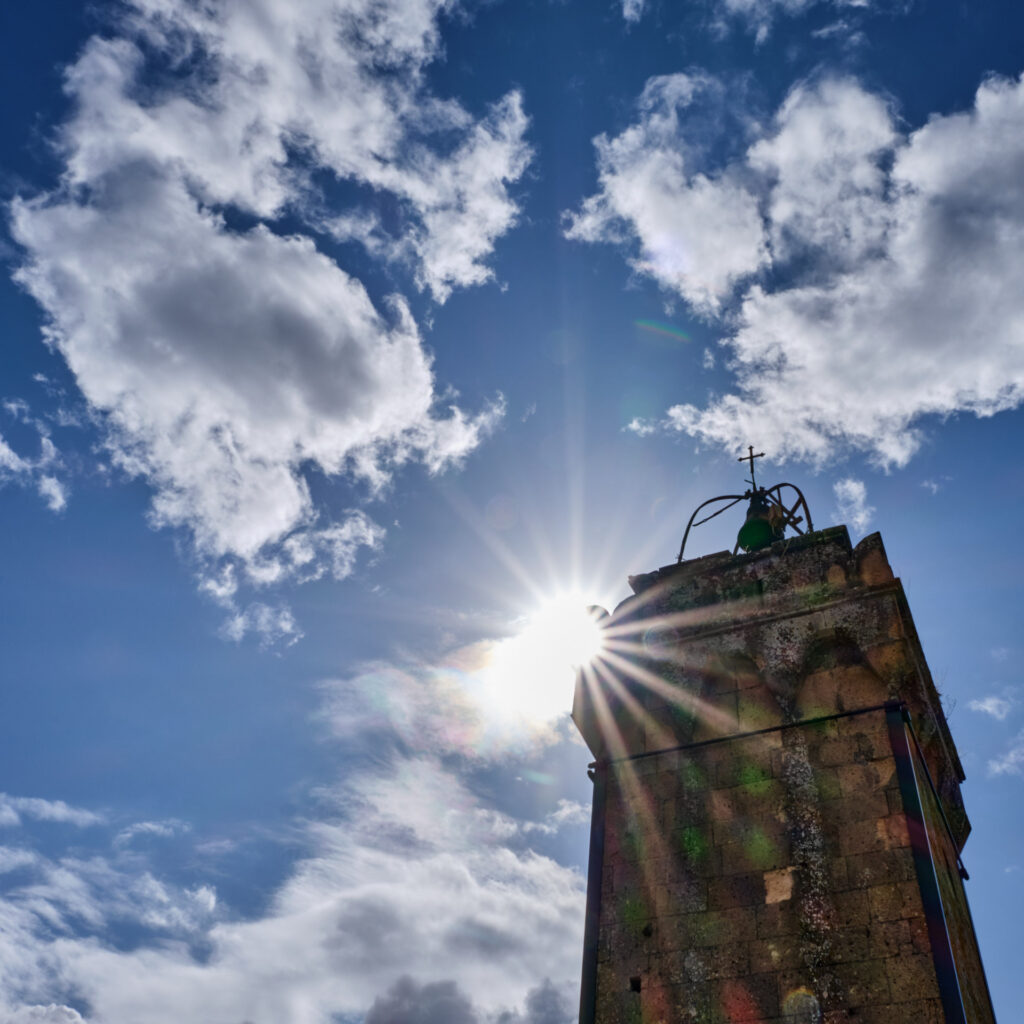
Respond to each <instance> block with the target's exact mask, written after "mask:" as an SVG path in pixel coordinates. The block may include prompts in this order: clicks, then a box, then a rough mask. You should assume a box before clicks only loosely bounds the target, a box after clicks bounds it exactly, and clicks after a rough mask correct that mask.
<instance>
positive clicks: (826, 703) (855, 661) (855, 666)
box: [794, 629, 891, 719]
mask: <svg viewBox="0 0 1024 1024" xmlns="http://www.w3.org/2000/svg"><path fill="white" fill-rule="evenodd" d="M890 696H891V693H890V688H889V685H888V684H887V683H886V682H885V680H884V679H882V678H881V677H880V676H879V675H878V673H877V672H876V671H875V670H874V669H873V668H872V667H871V665H870V663H869V662H868V660H867V659H866V658H865V657H864V654H863V652H862V651H861V649H860V647H859V646H858V645H857V643H856V642H855V641H854V640H853V639H852V638H851V637H850V635H849V634H848V633H846V632H845V631H843V630H841V629H834V630H826V631H823V632H820V633H818V634H816V635H815V636H814V637H813V638H812V639H811V641H810V642H809V643H808V644H807V647H806V648H805V650H804V657H803V664H802V667H801V671H800V678H799V681H798V683H797V687H796V693H795V707H794V712H795V715H796V717H797V718H799V719H807V718H819V717H822V716H824V715H833V714H841V713H843V712H846V711H856V710H858V709H860V708H868V707H873V706H875V705H877V704H882V703H884V702H885V701H887V700H888V699H889V698H890Z"/></svg>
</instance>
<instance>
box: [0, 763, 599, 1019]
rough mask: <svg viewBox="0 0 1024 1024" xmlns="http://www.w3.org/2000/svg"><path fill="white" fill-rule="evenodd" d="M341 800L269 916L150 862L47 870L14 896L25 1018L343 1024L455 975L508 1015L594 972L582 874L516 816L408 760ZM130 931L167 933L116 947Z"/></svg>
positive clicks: (3, 936) (10, 979)
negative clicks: (402, 982)
mask: <svg viewBox="0 0 1024 1024" xmlns="http://www.w3.org/2000/svg"><path fill="white" fill-rule="evenodd" d="M332 796H333V799H334V803H335V804H336V806H337V807H338V808H342V809H344V811H345V813H344V814H343V815H341V816H339V817H338V818H337V820H328V821H323V820H321V821H316V822H310V823H308V825H307V826H306V833H307V837H308V841H309V843H310V852H309V854H308V855H307V856H306V857H305V858H304V859H303V860H301V861H299V862H298V863H297V864H296V865H295V866H294V868H293V871H292V873H291V875H290V877H289V878H288V879H287V880H286V881H285V882H284V884H283V885H282V886H281V888H280V889H279V890H278V891H277V893H276V894H275V896H274V899H273V901H272V904H271V906H270V908H269V910H268V911H267V912H266V913H265V914H263V915H262V916H260V917H258V918H255V919H252V920H232V919H230V918H228V917H226V916H223V915H221V914H220V911H219V910H218V909H217V900H216V896H215V894H214V893H213V891H212V890H211V889H209V888H204V887H199V888H196V889H193V890H185V889H176V888H173V887H170V886H167V885H166V884H164V883H161V882H159V881H158V880H157V879H155V878H154V877H153V876H152V875H150V874H148V873H146V872H145V871H141V872H138V873H133V865H137V861H136V860H133V861H131V862H126V863H125V864H123V865H121V866H115V865H112V864H110V863H108V862H106V861H102V860H99V859H94V860H92V861H82V860H75V859H72V858H67V859H64V860H62V861H60V862H48V861H47V862H42V863H41V864H40V865H39V867H38V873H37V877H35V878H33V879H32V880H31V881H29V882H28V883H24V884H22V885H20V886H18V887H17V888H16V889H14V890H13V891H11V892H9V893H8V894H7V897H6V898H5V899H4V900H2V901H0V924H2V925H3V926H2V927H0V983H2V984H0V992H2V993H3V994H4V997H6V999H7V1000H8V1001H9V1004H10V1005H9V1012H10V1013H14V1012H19V1013H27V1009H25V1008H24V1007H26V1006H27V1005H33V1004H35V1005H45V1004H47V1003H51V1002H53V1003H55V1002H56V1000H57V999H61V1000H63V1001H71V999H72V998H73V999H79V1000H82V1001H84V1002H85V1003H87V1004H88V1006H89V1007H90V1019H91V1018H92V1017H95V1019H102V1020H103V1021H106V1022H109V1024H129V1022H131V1024H171V1022H175V1024H177V1022H179V1021H182V1020H248V1021H251V1022H252V1024H279V1022H280V1021H284V1020H289V1021H297V1020H302V1021H307V1022H310V1024H321V1022H322V1024H326V1022H327V1021H329V1020H331V1019H335V1018H336V1016H337V1015H358V1014H362V1013H365V1012H366V1011H367V1010H368V1009H369V1007H370V1006H371V1005H372V1004H373V1003H374V1001H375V1000H376V999H377V998H378V997H379V996H383V994H384V993H386V992H387V991H388V990H389V989H391V987H392V986H393V985H394V983H395V981H396V980H397V979H398V978H399V977H401V976H402V975H405V974H411V975H413V976H414V977H416V978H417V979H420V981H421V982H422V983H423V984H433V983H438V982H442V981H446V980H448V979H451V978H452V977H453V974H454V975H455V976H456V980H457V983H458V986H459V988H460V990H462V991H463V992H464V993H465V994H466V997H467V999H469V1000H472V1003H473V1005H474V1006H476V1007H478V1008H479V1010H480V1012H481V1014H487V1015H492V1014H497V1013H498V1012H499V1011H502V1010H509V1009H512V1008H514V1007H517V1006H522V1005H523V1002H524V1000H525V999H526V998H527V996H528V994H529V993H531V992H535V991H536V990H537V986H538V982H539V981H540V980H541V979H542V978H545V977H549V978H552V979H555V980H556V981H557V982H558V983H559V984H560V985H561V984H562V983H566V984H569V983H571V982H573V981H575V979H576V978H578V971H579V951H580V941H581V940H580V928H581V924H582V917H583V899H584V889H583V879H582V877H581V876H580V875H579V873H578V872H576V871H574V870H571V869H568V868H565V867H562V866H560V865H558V864H557V863H555V862H554V861H553V860H551V859H550V858H547V857H544V856H541V855H539V854H537V853H535V852H532V851H530V850H529V849H519V850H518V851H513V850H512V849H510V848H509V847H508V846H507V845H505V841H504V838H503V832H502V829H501V828H500V827H497V826H500V825H501V824H502V822H503V818H502V816H501V815H500V814H499V813H498V812H495V811H493V810H492V811H489V813H481V812H483V811H485V810H488V809H487V808H484V807H482V806H481V805H480V804H479V803H478V801H477V800H476V799H475V798H474V797H473V796H472V794H471V793H470V792H469V790H468V789H467V788H466V787H465V786H464V785H463V784H462V783H460V782H459V781H458V780H457V779H456V778H454V777H453V776H452V775H451V774H450V773H449V772H448V771H446V770H445V769H443V768H441V767H440V765H439V764H438V763H437V762H435V761H433V760H431V759H429V758H420V759H412V760H408V761H399V762H397V763H395V764H393V765H392V766H391V767H390V768H388V769H383V770H380V771H379V772H378V773H377V774H373V775H364V776H362V777H360V778H358V779H356V780H355V781H353V782H352V783H350V784H349V785H346V786H345V787H343V788H338V789H336V790H334V791H333V792H332ZM574 813H575V812H574V811H573V810H572V809H571V808H570V810H567V811H565V814H564V815H562V816H565V815H568V816H572V815H573V814H574ZM555 816H556V817H559V811H556V812H555ZM509 820H511V819H509ZM520 831H521V830H520ZM519 842H520V845H521V843H522V840H521V839H520V840H519ZM136 871H137V867H136ZM119 920H124V921H127V922H135V923H136V924H137V925H138V926H141V927H142V928H144V929H147V930H148V934H149V936H150V937H148V938H146V939H145V941H143V942H141V943H136V944H134V945H133V948H132V949H131V950H124V949H118V948H116V946H115V945H113V944H112V943H110V942H109V941H108V936H109V934H110V929H111V928H112V927H114V926H115V925H116V923H117V922H118V921H119ZM161 936H164V938H161ZM185 940H187V942H188V943H193V944H194V943H198V944H199V945H200V946H201V947H202V948H203V949H204V950H205V951H206V953H205V954H204V956H203V957H202V958H199V959H196V958H193V956H192V955H191V954H190V952H189V948H190V947H189V945H188V944H187V943H186V941H185ZM57 989H59V990H60V994H59V995H58V992H57V991H56V990H57ZM0 998H3V997H0ZM533 1001H534V1003H535V1004H537V1005H538V1006H539V1005H540V1002H541V1000H540V997H539V996H535V997H534V999H533ZM3 1009H4V1004H3V1003H2V1002H0V1015H2V1013H3ZM528 1010H529V1006H528ZM531 1012H532V1011H531ZM29 1019H31V1018H29ZM56 1019H57V1020H59V1019H60V1018H59V1017H58V1018H56ZM513 1019H515V1018H513ZM526 1019H527V1020H534V1019H537V1020H542V1019H543V1018H536V1017H529V1016H527V1018H526Z"/></svg>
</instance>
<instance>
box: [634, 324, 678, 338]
mask: <svg viewBox="0 0 1024 1024" xmlns="http://www.w3.org/2000/svg"><path fill="white" fill-rule="evenodd" d="M633 325H634V326H635V327H639V328H640V330H642V331H649V332H650V333H651V334H658V335H661V337H663V338H673V339H675V340H676V341H689V340H690V336H689V335H688V334H687V333H686V331H681V330H680V329H679V328H678V327H673V326H672V325H671V324H663V323H659V322H658V321H657V320H634V321H633Z"/></svg>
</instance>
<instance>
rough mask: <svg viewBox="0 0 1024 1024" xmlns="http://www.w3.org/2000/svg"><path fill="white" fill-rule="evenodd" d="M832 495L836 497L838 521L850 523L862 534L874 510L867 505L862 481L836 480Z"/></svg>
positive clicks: (866, 495) (866, 490)
mask: <svg viewBox="0 0 1024 1024" xmlns="http://www.w3.org/2000/svg"><path fill="white" fill-rule="evenodd" d="M832 493H833V494H834V495H835V496H836V503H837V505H838V511H839V519H840V521H841V522H849V523H851V524H852V526H853V528H854V529H855V530H856V531H857V532H858V533H863V532H864V531H865V530H866V529H867V528H868V526H869V525H870V523H871V517H872V516H873V515H874V514H875V510H874V508H873V507H872V506H871V505H869V504H868V489H867V487H865V486H864V481H863V480H854V479H853V477H847V478H846V479H845V480H837V481H836V482H835V483H834V484H833V485H832Z"/></svg>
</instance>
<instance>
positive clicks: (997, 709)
mask: <svg viewBox="0 0 1024 1024" xmlns="http://www.w3.org/2000/svg"><path fill="white" fill-rule="evenodd" d="M1014 703H1015V702H1014V701H1012V700H1008V699H1007V698H1006V697H983V698H981V699H980V700H972V701H969V702H968V704H967V706H968V707H969V708H970V709H971V710H972V711H980V712H981V713H982V714H985V715H991V716H992V717H993V718H995V719H998V720H999V721H1000V722H1001V721H1003V719H1004V718H1006V716H1007V715H1008V714H1009V713H1010V710H1011V709H1012V708H1013V705H1014Z"/></svg>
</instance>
